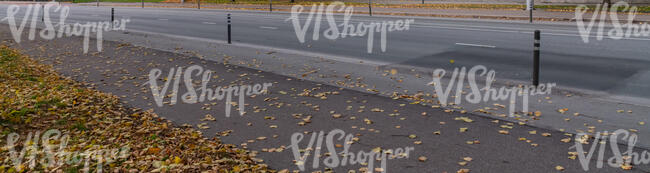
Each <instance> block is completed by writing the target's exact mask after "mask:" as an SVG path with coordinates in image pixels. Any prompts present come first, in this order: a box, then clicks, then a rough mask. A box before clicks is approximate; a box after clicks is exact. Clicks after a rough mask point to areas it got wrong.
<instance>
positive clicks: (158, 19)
mask: <svg viewBox="0 0 650 173" xmlns="http://www.w3.org/2000/svg"><path fill="white" fill-rule="evenodd" d="M158 20H169V19H158Z"/></svg>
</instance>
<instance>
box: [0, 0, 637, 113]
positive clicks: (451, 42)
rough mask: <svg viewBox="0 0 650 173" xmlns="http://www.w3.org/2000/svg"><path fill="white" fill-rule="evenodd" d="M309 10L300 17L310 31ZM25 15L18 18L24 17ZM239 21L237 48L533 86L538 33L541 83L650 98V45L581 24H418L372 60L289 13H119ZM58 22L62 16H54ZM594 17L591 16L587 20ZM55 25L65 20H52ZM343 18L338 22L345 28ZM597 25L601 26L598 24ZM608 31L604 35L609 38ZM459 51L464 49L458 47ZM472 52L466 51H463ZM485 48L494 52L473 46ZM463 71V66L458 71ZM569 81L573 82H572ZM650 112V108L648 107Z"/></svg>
mask: <svg viewBox="0 0 650 173" xmlns="http://www.w3.org/2000/svg"><path fill="white" fill-rule="evenodd" d="M6 7H7V5H6V4H3V5H0V17H3V16H6V9H7V8H6ZM71 9H72V10H70V15H69V17H68V20H67V22H68V23H70V22H86V21H106V20H109V19H110V8H108V7H80V6H72V7H71ZM308 10H309V7H306V9H305V12H303V14H302V15H301V17H300V20H301V24H304V21H305V18H306V17H307V12H308ZM24 11H25V8H22V10H21V11H19V13H18V14H17V16H22V15H24V14H23V13H24ZM227 13H232V25H233V31H232V35H233V41H234V43H235V44H237V43H246V44H254V45H260V46H269V47H277V48H284V49H291V50H298V51H308V52H314V53H322V54H327V55H332V56H343V57H354V58H357V59H359V60H372V61H377V62H384V63H386V64H396V65H409V66H415V67H424V68H431V67H436V68H445V66H444V65H445V64H448V63H446V62H448V61H449V60H452V59H453V60H456V61H462V62H465V63H467V64H460V65H465V66H473V65H477V64H481V65H485V66H487V67H490V68H492V69H494V70H496V71H498V72H499V75H498V76H499V77H500V78H503V79H511V80H523V81H528V80H530V76H531V67H532V50H533V47H532V45H533V30H541V32H542V39H541V45H542V47H541V50H542V51H541V75H540V80H541V81H547V82H556V83H557V84H558V85H559V86H564V87H571V88H578V89H585V90H592V91H598V92H606V93H609V94H612V95H621V96H629V97H639V98H645V99H648V98H650V92H647V91H648V90H649V89H650V85H649V83H650V81H649V80H650V72H648V71H649V69H650V62H649V61H648V58H647V55H648V54H650V49H647V45H648V42H649V41H650V38H648V37H634V38H631V39H621V40H613V39H609V38H604V39H603V40H597V39H596V38H595V36H596V33H597V32H598V30H597V28H596V27H595V28H594V29H593V31H592V33H591V36H592V37H590V39H589V43H584V42H583V41H582V39H581V38H580V36H579V35H578V29H577V27H576V25H575V23H567V24H548V23H540V24H528V23H525V22H503V21H501V22H499V21H497V22H495V21H479V20H471V21H467V20H453V19H436V18H414V19H415V23H414V24H412V25H411V27H410V30H408V31H394V32H389V33H388V38H387V40H388V41H387V50H386V52H381V51H380V49H379V34H375V42H374V49H373V51H372V53H371V54H368V53H367V52H366V46H367V44H366V42H367V36H364V37H347V38H339V39H337V40H327V39H325V38H323V31H325V29H327V28H328V25H327V20H325V18H324V19H323V20H322V22H321V30H320V34H321V36H320V39H319V40H312V39H311V36H312V34H313V32H314V30H313V28H314V26H313V24H312V26H310V28H309V30H308V31H307V33H306V38H305V40H306V41H305V43H300V42H298V39H297V37H296V34H295V31H294V29H293V26H292V24H291V22H290V21H286V19H287V18H289V17H290V15H289V14H288V13H286V12H278V13H272V14H269V13H268V12H247V11H225V10H196V9H147V8H145V9H141V8H129V7H123V8H116V15H115V18H116V19H122V18H129V19H131V22H130V23H128V27H127V28H128V29H129V30H133V31H145V32H151V33H163V34H172V35H177V36H184V37H193V38H205V39H213V40H226V39H227V37H226V35H225V34H223V33H226V26H225V25H226V14H227ZM54 14H58V13H54ZM586 17H590V16H586ZM52 18H53V19H54V21H56V20H57V19H58V15H53V16H52ZM341 18H342V16H337V17H336V20H337V23H338V24H340V23H341V22H342V20H341ZM410 18H413V17H406V16H397V17H392V16H373V17H368V16H365V15H354V16H353V17H352V20H351V21H350V23H351V24H352V25H355V26H356V24H357V23H359V22H364V23H368V22H369V21H394V20H398V19H410ZM596 25H597V24H596ZM608 31H609V28H607V27H606V28H605V30H603V32H604V34H605V37H606V35H607V32H608ZM459 43H460V44H459ZM464 44H465V45H464ZM466 44H478V45H487V46H493V47H494V48H485V47H475V46H466ZM456 65H459V64H456ZM568 74H570V75H568ZM646 105H647V103H646Z"/></svg>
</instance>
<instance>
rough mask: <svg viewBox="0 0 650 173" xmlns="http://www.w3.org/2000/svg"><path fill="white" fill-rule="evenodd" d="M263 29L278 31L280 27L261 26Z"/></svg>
mask: <svg viewBox="0 0 650 173" xmlns="http://www.w3.org/2000/svg"><path fill="white" fill-rule="evenodd" d="M260 28H262V29H278V27H270V26H260Z"/></svg>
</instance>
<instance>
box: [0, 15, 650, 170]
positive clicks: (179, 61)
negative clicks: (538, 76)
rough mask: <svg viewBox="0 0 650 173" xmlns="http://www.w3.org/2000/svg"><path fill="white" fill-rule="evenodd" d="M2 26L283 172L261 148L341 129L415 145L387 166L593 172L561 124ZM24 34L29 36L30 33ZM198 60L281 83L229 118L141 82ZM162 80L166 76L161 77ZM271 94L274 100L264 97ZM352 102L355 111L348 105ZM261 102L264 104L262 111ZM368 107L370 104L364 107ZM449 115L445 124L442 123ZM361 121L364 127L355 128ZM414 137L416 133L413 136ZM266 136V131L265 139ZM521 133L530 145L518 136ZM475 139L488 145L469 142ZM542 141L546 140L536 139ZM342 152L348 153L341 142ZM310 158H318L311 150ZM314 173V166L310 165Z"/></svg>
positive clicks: (386, 144)
mask: <svg viewBox="0 0 650 173" xmlns="http://www.w3.org/2000/svg"><path fill="white" fill-rule="evenodd" d="M0 31H2V32H0V38H1V39H2V42H3V44H7V45H10V46H11V47H12V48H17V49H19V50H21V51H22V52H24V53H26V54H28V55H30V56H32V57H33V58H36V59H39V60H41V61H42V62H43V63H48V64H52V65H53V66H54V68H55V69H56V70H58V71H59V72H60V73H62V74H64V75H66V76H69V77H71V78H73V79H75V80H77V81H81V82H86V83H87V86H88V87H92V88H95V89H98V90H100V91H104V92H109V93H112V94H114V95H117V96H120V97H121V100H122V101H123V102H124V103H126V104H127V105H129V106H133V107H137V108H142V109H145V110H146V109H154V111H155V112H156V113H158V114H159V115H161V116H162V117H165V118H166V119H169V120H171V121H173V122H174V123H175V124H176V125H182V124H185V123H187V124H191V125H196V124H199V123H204V122H206V123H208V126H210V128H209V129H204V130H201V131H203V132H204V135H205V136H206V137H214V136H216V134H217V133H218V132H223V131H228V130H232V132H231V133H230V134H229V135H228V136H223V137H220V138H221V139H222V141H223V142H224V143H232V144H239V145H240V146H243V145H241V144H243V143H246V146H247V148H248V149H250V150H252V151H258V152H260V153H259V158H261V159H263V160H264V162H265V163H267V164H269V165H270V166H271V167H272V168H275V169H278V170H282V169H289V170H297V169H298V168H297V167H296V166H295V165H294V164H293V162H292V160H294V158H293V156H292V153H291V150H290V149H285V150H283V151H282V152H262V151H263V150H264V149H265V148H266V149H269V148H278V147H281V146H288V145H289V144H290V136H291V135H292V134H293V133H302V132H305V131H307V132H314V131H316V132H318V131H325V132H328V131H330V130H333V129H342V130H344V131H345V132H346V133H348V134H355V136H356V137H359V139H360V140H359V141H358V142H357V143H355V144H353V145H352V148H351V149H350V151H352V152H353V153H356V152H358V151H370V150H372V149H373V148H375V147H382V148H384V149H387V148H398V147H399V148H403V147H409V146H412V147H415V150H414V152H413V153H412V155H411V156H410V157H409V158H408V159H394V160H388V166H387V171H388V172H455V171H457V170H459V169H460V168H467V169H470V170H471V171H472V172H540V173H546V172H557V171H556V169H555V167H556V166H563V167H564V168H565V170H564V171H563V172H585V171H584V170H582V168H581V167H580V163H579V161H578V160H571V159H569V158H568V156H569V155H568V154H567V153H568V152H570V151H574V150H573V149H569V147H570V146H571V145H573V142H570V143H564V142H561V141H560V140H561V139H563V138H567V137H569V136H565V134H564V133H562V132H558V131H549V130H544V129H540V128H535V127H529V126H525V125H524V126H520V125H517V124H516V123H515V124H514V125H512V127H513V128H512V129H504V128H501V127H500V126H501V125H508V122H504V121H500V122H497V123H494V122H492V121H493V119H489V118H485V117H482V116H476V115H473V114H469V113H466V114H461V113H458V112H451V113H446V112H444V111H443V109H434V108H430V107H423V106H419V105H412V104H409V102H408V101H404V100H393V99H390V98H387V97H382V96H377V95H371V94H367V93H362V92H357V91H351V90H347V89H340V88H338V87H333V86H328V85H324V84H318V83H313V82H307V81H302V80H300V79H296V78H290V77H285V76H280V75H276V74H272V73H266V72H261V71H257V70H252V69H249V68H246V67H242V66H248V65H255V62H245V63H243V64H237V65H239V66H236V65H232V64H227V65H225V64H220V63H215V62H210V61H207V60H203V59H200V58H197V57H190V56H185V55H179V54H174V53H170V52H164V51H158V50H152V49H147V48H142V47H133V46H129V45H128V44H122V43H119V42H109V41H105V42H104V51H103V52H100V53H96V52H91V53H88V54H82V50H81V44H82V39H81V38H79V37H72V38H61V39H55V40H50V41H44V40H36V41H27V40H25V41H23V42H21V43H20V44H16V43H14V42H13V39H12V38H11V36H10V34H9V31H8V29H7V27H0ZM23 38H26V35H25V36H23ZM93 42H94V41H91V43H93ZM193 64H197V65H200V66H202V67H203V68H204V69H209V70H212V71H215V73H216V74H217V75H219V78H218V79H214V80H211V83H210V85H211V86H212V85H216V86H224V85H229V84H237V85H239V84H255V83H264V82H273V86H272V87H271V88H270V89H269V90H270V92H271V93H270V94H268V95H259V96H257V97H255V98H251V97H247V98H246V104H247V105H246V112H247V114H245V115H244V116H238V115H236V114H234V109H233V115H232V116H231V117H228V118H227V117H225V116H224V115H223V112H224V104H225V101H223V100H222V101H213V102H214V103H215V104H214V105H210V104H208V105H205V104H207V103H196V104H185V103H180V104H176V105H173V106H168V105H166V106H163V107H160V108H159V107H157V106H155V103H154V101H153V100H152V99H151V98H152V95H151V92H150V91H149V89H148V86H146V85H142V84H144V83H146V81H147V74H148V73H149V71H150V70H151V69H153V68H159V69H162V70H163V76H164V75H166V74H168V72H169V68H171V67H184V68H186V67H189V66H190V65H193ZM194 79H198V77H195V78H194ZM352 80H354V79H352ZM159 81H160V83H162V79H160V80H159ZM180 87H181V90H180V91H179V93H181V94H182V93H185V90H184V88H185V86H184V84H182V83H181V85H180ZM304 89H307V90H313V93H312V94H317V93H321V92H335V91H336V92H339V93H338V94H330V95H327V99H321V98H319V97H312V96H298V95H297V94H299V93H301V92H302V91H303V90H304ZM285 92H286V94H285ZM145 97H147V98H148V99H145ZM267 98H268V100H267V101H265V99H267ZM401 104H404V106H401ZM348 106H351V107H352V109H347V108H348ZM362 106H365V107H362ZM208 108H209V109H208ZM374 108H378V109H381V110H384V111H383V112H374V111H372V109H374ZM256 109H257V110H261V111H259V112H255V111H254V110H256ZM359 110H363V111H362V112H359ZM331 111H334V112H335V113H340V114H342V117H341V118H338V119H335V118H333V117H332V112H331ZM422 112H426V115H422ZM392 113H399V115H394V114H393V116H391V115H390V114H392ZM206 114H211V115H213V116H214V117H215V118H216V121H201V120H200V119H202V118H204V115H206ZM292 114H302V117H303V118H304V117H305V116H308V115H310V116H312V119H311V122H310V123H307V124H306V125H304V126H300V125H298V123H299V122H301V121H303V120H301V119H296V118H294V116H292ZM265 116H272V117H274V118H275V119H274V120H271V119H266V118H265ZM461 116H463V117H468V118H470V119H472V120H473V122H471V123H467V122H463V121H458V120H454V119H455V118H457V117H461ZM351 117H356V119H351ZM366 118H367V119H369V120H371V121H372V123H371V124H367V123H366V122H365V121H364V119H366ZM440 122H445V124H444V125H442V124H441V123H440ZM249 123H250V124H249ZM271 125H277V128H270V126H271ZM355 126H356V128H353V127H355ZM396 126H401V128H396ZM463 127H467V128H468V130H467V131H466V132H462V133H461V132H459V128H463ZM362 128H365V129H363V130H362ZM370 129H373V130H372V131H370ZM438 130H439V131H440V132H441V134H440V135H435V134H433V132H434V131H438ZM499 130H508V131H509V134H507V135H505V134H500V133H499V132H498V131H499ZM533 130H535V131H537V133H536V134H534V135H532V134H529V131H533ZM542 133H550V134H551V136H549V137H544V136H542V135H540V134H542ZM274 135H277V136H274ZM409 135H416V136H417V137H416V138H414V139H411V138H409ZM258 137H267V138H266V139H265V140H258V139H257V138H258ZM307 137H309V136H306V138H307ZM522 137H523V138H526V140H530V142H527V141H521V140H519V138H522ZM415 141H421V142H422V143H421V144H419V145H418V144H415V143H414V142H415ZM467 141H479V142H480V143H478V144H468V143H467ZM338 142H341V141H338ZM533 143H534V144H537V145H538V146H532V145H531V144H533ZM301 147H305V143H301ZM585 147H588V146H585ZM608 148H609V147H608ZM621 148H623V147H622V146H621ZM607 150H608V151H607V152H606V156H605V158H609V156H610V155H611V152H609V149H607ZM337 151H340V148H338V149H337ZM420 156H425V157H427V158H428V160H426V161H424V162H420V161H418V159H417V158H418V157H420ZM464 157H471V158H472V161H470V162H469V163H468V164H467V165H466V166H460V165H459V164H458V162H460V161H463V160H462V159H463V158H464ZM595 158H596V157H594V159H592V163H591V165H590V169H589V171H588V172H623V171H622V170H621V169H619V168H612V167H608V166H605V167H604V168H601V169H597V168H595V164H594V162H595ZM307 164H311V157H310V160H309V161H308V162H307ZM360 167H361V166H360V165H352V166H345V167H337V168H334V169H333V170H334V171H335V172H347V171H348V170H350V169H355V170H356V169H358V168H360ZM324 169H325V166H323V164H322V163H321V164H320V167H318V168H317V169H315V170H324ZM312 170H314V169H309V167H308V170H307V171H305V172H311V171H312ZM648 170H649V169H648V167H647V165H639V166H635V168H634V170H632V171H625V172H648Z"/></svg>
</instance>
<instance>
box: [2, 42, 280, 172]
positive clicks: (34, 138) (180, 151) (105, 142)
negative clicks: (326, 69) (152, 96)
mask: <svg viewBox="0 0 650 173" xmlns="http://www.w3.org/2000/svg"><path fill="white" fill-rule="evenodd" d="M0 125H1V126H0V145H2V146H1V147H0V158H2V159H0V172H10V173H11V172H82V171H85V170H87V171H90V172H97V170H99V169H101V170H103V171H106V172H157V171H160V172H166V171H170V172H202V171H211V172H275V171H273V170H269V169H268V167H267V166H266V165H265V164H259V163H256V162H255V159H254V158H253V157H254V154H251V153H249V152H248V151H245V150H242V149H238V148H236V147H235V146H233V145H228V144H222V143H221V142H220V141H219V139H216V138H214V139H206V138H204V137H203V136H202V134H201V133H200V132H199V131H196V130H194V129H192V128H191V127H174V126H173V125H172V124H171V123H170V122H169V121H166V120H163V119H161V118H158V116H157V115H156V114H154V113H152V112H151V111H141V110H138V109H137V108H127V107H125V106H124V105H122V104H121V103H120V102H119V100H118V97H116V96H113V95H110V94H106V93H102V92H99V91H96V90H92V89H88V88H84V87H83V85H82V84H80V83H77V82H75V81H73V80H71V79H69V78H65V77H63V76H61V75H59V74H57V73H56V72H55V71H54V70H53V69H52V67H51V66H48V65H43V64H39V63H38V62H37V61H35V60H33V59H31V58H29V57H27V56H24V55H21V54H20V53H19V52H17V51H16V50H12V49H10V48H8V47H6V46H0ZM46 131H47V132H54V134H56V135H46V134H47V132H46ZM39 132H40V133H39ZM48 136H49V137H48ZM39 137H40V138H39Z"/></svg>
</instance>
